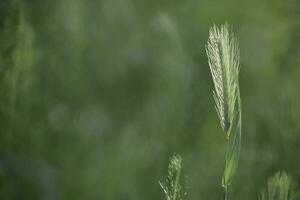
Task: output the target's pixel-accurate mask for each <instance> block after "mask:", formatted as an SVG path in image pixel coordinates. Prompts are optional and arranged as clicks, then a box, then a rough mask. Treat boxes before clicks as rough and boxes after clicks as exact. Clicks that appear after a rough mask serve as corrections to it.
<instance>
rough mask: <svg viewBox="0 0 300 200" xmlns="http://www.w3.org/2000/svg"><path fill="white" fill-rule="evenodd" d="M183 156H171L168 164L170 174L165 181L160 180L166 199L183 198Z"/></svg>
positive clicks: (176, 199)
mask: <svg viewBox="0 0 300 200" xmlns="http://www.w3.org/2000/svg"><path fill="white" fill-rule="evenodd" d="M181 161H182V159H181V157H180V156H179V155H174V156H172V157H171V158H170V162H169V166H168V176H167V179H166V181H165V183H161V182H159V185H160V186H161V188H162V189H163V191H164V193H165V196H166V200H182V195H181V185H180V174H181Z"/></svg>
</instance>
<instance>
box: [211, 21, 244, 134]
mask: <svg viewBox="0 0 300 200" xmlns="http://www.w3.org/2000/svg"><path fill="white" fill-rule="evenodd" d="M206 53H207V56H208V64H209V67H210V71H211V74H212V77H213V82H214V91H213V97H214V100H215V103H216V105H215V107H216V110H217V113H218V116H219V119H220V122H221V126H222V128H223V131H224V132H225V134H226V136H227V137H229V134H230V129H231V126H232V124H233V120H234V117H235V115H236V114H237V106H236V102H237V99H238V90H239V65H240V51H239V46H238V43H237V40H236V38H235V36H234V34H233V32H232V31H231V28H230V26H229V25H228V24H225V25H222V26H221V27H220V28H218V27H217V26H216V25H213V27H212V28H211V29H210V31H209V39H208V42H207V45H206Z"/></svg>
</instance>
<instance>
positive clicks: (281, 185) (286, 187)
mask: <svg viewBox="0 0 300 200" xmlns="http://www.w3.org/2000/svg"><path fill="white" fill-rule="evenodd" d="M290 192H291V180H290V177H289V176H288V175H287V174H286V173H285V172H282V173H280V172H278V173H276V174H275V175H274V176H273V177H272V178H270V179H269V180H268V183H267V187H266V188H265V189H264V190H263V192H262V194H261V198H260V200H289V196H290Z"/></svg>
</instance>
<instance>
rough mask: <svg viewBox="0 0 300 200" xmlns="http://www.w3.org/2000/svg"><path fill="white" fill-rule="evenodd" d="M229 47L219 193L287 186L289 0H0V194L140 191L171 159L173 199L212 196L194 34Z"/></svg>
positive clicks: (293, 147) (291, 140) (130, 195)
mask: <svg viewBox="0 0 300 200" xmlns="http://www.w3.org/2000/svg"><path fill="white" fill-rule="evenodd" d="M226 21H227V22H229V23H230V24H232V25H233V27H234V31H235V33H236V35H237V37H238V41H239V43H240V48H241V57H242V61H241V66H242V68H241V77H240V85H241V95H242V104H243V131H242V151H241V159H240V165H239V170H238V173H237V176H236V179H235V180H234V183H233V186H232V189H231V191H230V196H231V198H232V199H243V200H250V199H251V200H253V199H257V197H258V194H259V193H260V191H261V189H262V187H263V186H264V184H265V183H266V180H267V178H268V177H269V176H271V175H273V174H274V173H275V172H277V171H279V170H284V171H286V172H288V173H289V174H290V175H291V176H292V177H293V178H294V180H295V182H297V181H298V183H300V167H299V166H300V121H299V119H300V2H299V1H298V0H285V1H281V0H244V1H240V0H226V1H221V0H185V1H182V0H151V1H150V0H87V1H83V0H1V1H0V199H3V200H11V199H18V200H21V199H30V200H34V199H45V200H46V199H47V200H60V199H70V200H71V199H72V200H77V199H78V200H82V199H89V200H94V199H95V200H135V199H140V200H150V199H151V200H153V199H164V196H163V193H162V190H161V189H160V187H159V185H158V181H159V180H163V179H164V178H165V176H166V174H167V164H168V159H169V157H170V156H171V155H173V154H174V153H178V154H180V155H181V156H182V157H183V184H184V185H185V186H184V188H185V191H186V192H187V197H186V198H187V199H190V200H196V199H198V200H199V199H220V197H221V195H222V188H221V176H222V171H223V166H224V156H225V148H226V141H225V137H224V135H223V133H222V130H221V127H220V124H219V122H218V118H217V114H216V112H215V110H214V103H213V98H212V88H213V83H212V79H211V76H210V72H209V67H208V64H207V57H206V54H205V44H206V41H207V37H208V30H209V27H210V26H211V25H212V24H213V23H216V24H218V25H220V24H223V23H224V22H226Z"/></svg>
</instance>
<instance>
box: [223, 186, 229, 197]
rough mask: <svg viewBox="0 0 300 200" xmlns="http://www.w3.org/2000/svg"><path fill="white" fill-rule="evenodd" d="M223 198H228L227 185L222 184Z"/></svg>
mask: <svg viewBox="0 0 300 200" xmlns="http://www.w3.org/2000/svg"><path fill="white" fill-rule="evenodd" d="M224 200H228V186H224Z"/></svg>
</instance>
